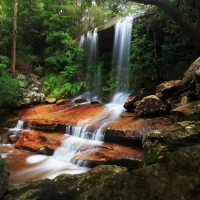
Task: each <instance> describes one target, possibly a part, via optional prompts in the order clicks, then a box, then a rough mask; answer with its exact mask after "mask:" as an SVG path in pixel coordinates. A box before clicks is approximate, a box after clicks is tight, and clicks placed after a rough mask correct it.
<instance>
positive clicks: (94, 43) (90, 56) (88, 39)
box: [80, 28, 101, 100]
mask: <svg viewBox="0 0 200 200" xmlns="http://www.w3.org/2000/svg"><path fill="white" fill-rule="evenodd" d="M80 46H81V47H82V48H83V49H84V50H85V51H86V52H87V78H88V79H91V80H90V81H91V82H92V83H95V89H94V91H93V92H92V93H93V96H96V97H94V98H93V99H94V100H95V99H98V97H99V96H100V90H101V66H100V65H99V63H98V54H99V52H98V49H99V47H98V33H97V28H95V29H94V31H93V33H92V32H91V31H89V32H88V33H87V34H86V35H82V36H81V38H80ZM93 99H92V100H93Z"/></svg>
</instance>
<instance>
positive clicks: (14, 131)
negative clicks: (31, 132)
mask: <svg viewBox="0 0 200 200" xmlns="http://www.w3.org/2000/svg"><path fill="white" fill-rule="evenodd" d="M24 126H25V125H24V122H23V121H22V120H18V122H17V124H16V126H15V127H14V128H10V129H9V130H10V131H12V134H13V135H17V134H18V133H19V132H20V131H21V130H23V129H30V128H29V126H28V125H27V126H26V127H24Z"/></svg>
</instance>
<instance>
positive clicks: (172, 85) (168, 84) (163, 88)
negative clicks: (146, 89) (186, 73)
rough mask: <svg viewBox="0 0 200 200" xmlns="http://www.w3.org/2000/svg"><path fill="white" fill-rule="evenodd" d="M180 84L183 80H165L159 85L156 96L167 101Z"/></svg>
mask: <svg viewBox="0 0 200 200" xmlns="http://www.w3.org/2000/svg"><path fill="white" fill-rule="evenodd" d="M180 84H181V80H171V81H165V82H163V83H161V84H160V85H158V86H157V88H156V96H158V97H159V99H161V100H163V101H165V100H166V99H167V98H169V97H170V96H171V95H172V94H173V93H174V92H175V91H176V90H177V89H178V88H179V86H180Z"/></svg>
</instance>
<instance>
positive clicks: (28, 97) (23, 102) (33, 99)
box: [16, 90, 45, 107]
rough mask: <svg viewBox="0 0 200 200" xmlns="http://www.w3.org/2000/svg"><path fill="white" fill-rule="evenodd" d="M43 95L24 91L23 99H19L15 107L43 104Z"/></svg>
mask: <svg viewBox="0 0 200 200" xmlns="http://www.w3.org/2000/svg"><path fill="white" fill-rule="evenodd" d="M44 99H45V95H44V94H43V93H37V92H34V91H31V90H26V91H24V95H23V98H21V99H20V100H19V102H18V104H17V106H16V107H28V106H30V105H34V104H39V103H43V102H44Z"/></svg>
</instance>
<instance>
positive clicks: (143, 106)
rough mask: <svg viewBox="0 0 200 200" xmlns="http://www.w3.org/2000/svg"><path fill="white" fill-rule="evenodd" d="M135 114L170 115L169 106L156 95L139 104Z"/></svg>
mask: <svg viewBox="0 0 200 200" xmlns="http://www.w3.org/2000/svg"><path fill="white" fill-rule="evenodd" d="M135 113H136V114H137V115H138V116H150V115H151V116H152V115H153V116H156V115H163V114H166V113H168V106H167V105H166V104H165V103H164V102H163V101H161V100H160V99H159V98H158V97H157V96H156V95H150V96H147V97H144V98H143V99H142V100H141V101H139V102H138V104H137V106H136V109H135Z"/></svg>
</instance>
